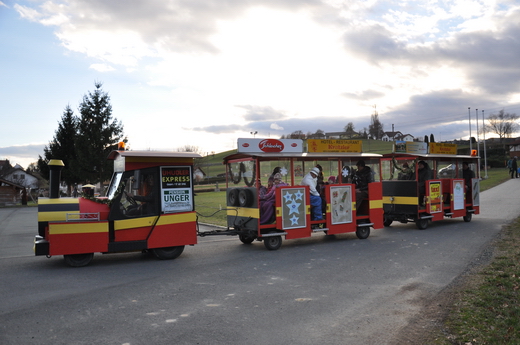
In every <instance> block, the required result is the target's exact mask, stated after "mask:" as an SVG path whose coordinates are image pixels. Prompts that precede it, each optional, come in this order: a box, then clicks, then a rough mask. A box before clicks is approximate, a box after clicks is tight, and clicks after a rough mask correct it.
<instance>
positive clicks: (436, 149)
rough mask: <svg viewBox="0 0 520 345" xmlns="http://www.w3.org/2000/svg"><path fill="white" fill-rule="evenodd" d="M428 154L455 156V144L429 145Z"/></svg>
mask: <svg viewBox="0 0 520 345" xmlns="http://www.w3.org/2000/svg"><path fill="white" fill-rule="evenodd" d="M430 153H442V154H447V155H456V154H457V145H456V144H447V143H430Z"/></svg>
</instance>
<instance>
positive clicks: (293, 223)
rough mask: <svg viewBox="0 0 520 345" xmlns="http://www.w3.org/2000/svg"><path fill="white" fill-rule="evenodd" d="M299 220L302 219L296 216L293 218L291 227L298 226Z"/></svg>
mask: <svg viewBox="0 0 520 345" xmlns="http://www.w3.org/2000/svg"><path fill="white" fill-rule="evenodd" d="M299 219H300V218H298V217H296V215H293V216H292V217H291V219H290V220H291V225H298V220H299Z"/></svg>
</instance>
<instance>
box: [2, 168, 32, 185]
mask: <svg viewBox="0 0 520 345" xmlns="http://www.w3.org/2000/svg"><path fill="white" fill-rule="evenodd" d="M3 179H4V180H7V181H10V182H12V183H14V184H16V185H18V186H22V187H25V188H30V189H38V188H40V183H39V182H40V180H39V179H38V178H37V177H36V176H34V175H32V174H30V173H28V172H26V171H25V170H23V169H22V168H21V167H20V166H19V165H16V166H15V167H14V168H13V169H11V170H10V171H9V172H8V173H7V174H5V175H4V176H3Z"/></svg>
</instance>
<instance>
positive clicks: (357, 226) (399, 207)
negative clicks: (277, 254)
mask: <svg viewBox="0 0 520 345" xmlns="http://www.w3.org/2000/svg"><path fill="white" fill-rule="evenodd" d="M199 157H200V156H199V155H198V154H196V153H183V152H158V151H125V150H124V149H121V150H117V151H113V152H111V153H110V155H109V156H108V159H109V160H113V161H114V173H113V176H112V179H111V181H110V184H109V186H108V188H107V191H106V193H105V195H104V196H100V197H96V196H94V195H93V193H90V192H89V190H88V189H86V190H84V193H83V195H82V196H81V197H78V198H70V197H60V195H59V194H60V193H59V184H60V171H61V169H62V168H63V163H62V161H60V160H58V159H55V160H51V161H50V162H49V169H50V190H49V197H48V198H39V200H38V235H36V237H35V240H34V252H35V254H36V255H42V256H47V257H52V256H61V255H63V257H64V259H65V262H66V263H67V264H68V265H70V266H74V267H79V266H85V265H88V264H89V263H90V262H91V261H92V259H93V256H94V253H104V254H108V253H118V252H131V251H136V252H150V253H152V254H154V255H155V256H156V257H157V258H159V259H174V258H176V257H178V256H179V255H181V253H182V252H183V250H184V247H185V246H186V245H195V244H197V239H198V237H202V236H218V235H227V236H237V237H238V239H239V240H240V241H241V242H242V243H245V244H250V243H253V242H255V241H260V242H263V244H264V245H265V247H266V248H267V249H268V250H277V249H279V248H280V246H281V245H282V241H283V239H286V240H290V239H297V238H307V237H311V236H312V234H314V233H317V234H319V233H322V234H325V235H333V234H342V233H355V234H356V236H357V237H358V238H359V239H366V238H368V237H369V235H370V232H371V230H377V229H381V228H383V227H384V226H390V225H391V224H392V223H393V222H400V223H408V222H414V223H415V224H416V226H417V228H419V229H425V228H426V227H427V226H428V224H429V223H430V222H432V221H438V220H442V219H444V218H455V217H461V218H462V219H463V220H464V221H465V222H469V221H471V219H472V216H473V215H474V214H479V208H480V205H479V169H478V166H479V164H478V162H479V158H478V157H477V156H476V155H459V154H457V148H456V146H455V145H450V144H436V143H430V144H427V143H400V145H395V148H394V152H393V153H388V154H383V155H381V154H376V153H366V152H362V142H361V141H360V140H318V139H308V140H305V141H304V140H299V139H257V138H252V139H238V150H237V152H236V153H233V154H231V155H229V156H227V157H225V158H224V162H223V163H224V164H225V166H226V177H227V178H226V180H227V182H226V204H227V205H226V207H225V208H224V209H223V212H226V217H227V227H223V228H220V227H216V226H215V227H214V228H210V229H209V230H207V231H201V230H200V227H199V223H198V214H197V212H196V209H195V202H194V195H195V192H194V178H193V176H194V161H195V159H196V158H199ZM361 162H362V165H364V166H365V167H366V168H367V169H368V170H367V171H370V182H369V183H368V189H367V190H366V191H364V193H360V191H359V190H358V192H357V193H356V186H357V185H358V182H357V181H356V171H357V169H358V166H359V165H360V163H361ZM425 165H426V167H425ZM316 168H319V174H316V173H315V174H314V175H318V176H316V179H315V180H316V181H317V186H316V188H317V190H318V191H319V193H320V198H321V204H322V205H321V208H320V209H315V208H314V207H315V206H312V205H311V195H310V189H312V187H310V186H309V185H302V179H303V178H304V177H305V175H306V174H308V173H309V172H311V171H314V172H316V171H317V170H316ZM425 168H426V169H427V171H426V172H425V171H424V169H425ZM468 169H469V171H468ZM274 175H276V183H275V184H274V187H271V183H272V181H273V177H275V176H274ZM313 177H314V176H313ZM269 192H270V193H269ZM317 213H319V215H318V216H316V214H317ZM267 214H269V217H266V215H267ZM320 218H321V219H320ZM324 245H326V244H324Z"/></svg>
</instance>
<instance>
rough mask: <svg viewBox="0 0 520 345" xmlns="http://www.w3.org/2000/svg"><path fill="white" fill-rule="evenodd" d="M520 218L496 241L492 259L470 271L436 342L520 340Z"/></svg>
mask: <svg viewBox="0 0 520 345" xmlns="http://www.w3.org/2000/svg"><path fill="white" fill-rule="evenodd" d="M519 260H520V219H517V220H516V221H515V222H513V223H511V224H510V225H509V226H507V227H506V228H505V229H504V230H503V231H502V234H501V238H500V239H499V240H498V241H497V242H496V245H495V252H494V258H493V259H492V261H491V263H490V264H489V265H487V266H485V267H483V268H481V269H480V271H478V272H476V273H475V274H472V275H470V276H469V277H468V278H467V279H466V280H465V283H464V284H463V286H462V287H461V288H460V291H458V292H457V296H458V297H457V298H456V299H455V302H454V303H453V305H452V306H451V308H450V311H449V314H448V316H447V318H446V320H445V321H444V325H443V327H444V330H443V332H442V333H443V335H438V336H437V337H436V339H437V342H436V344H440V345H446V344H464V345H483V344H493V345H495V344H504V345H505V344H508V345H509V344H520V322H519V320H520V302H519V301H520V267H519V266H518V262H519Z"/></svg>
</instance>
